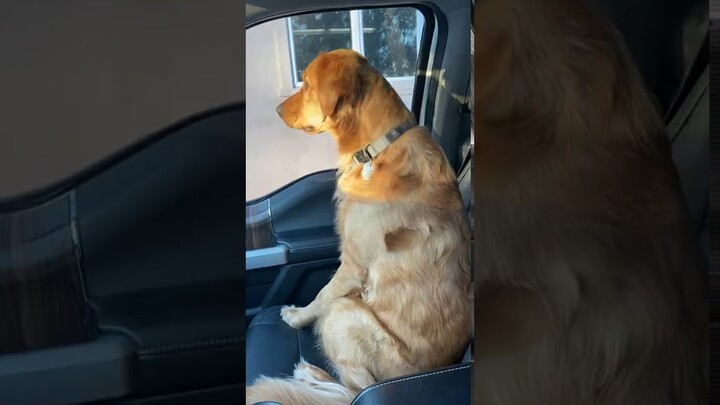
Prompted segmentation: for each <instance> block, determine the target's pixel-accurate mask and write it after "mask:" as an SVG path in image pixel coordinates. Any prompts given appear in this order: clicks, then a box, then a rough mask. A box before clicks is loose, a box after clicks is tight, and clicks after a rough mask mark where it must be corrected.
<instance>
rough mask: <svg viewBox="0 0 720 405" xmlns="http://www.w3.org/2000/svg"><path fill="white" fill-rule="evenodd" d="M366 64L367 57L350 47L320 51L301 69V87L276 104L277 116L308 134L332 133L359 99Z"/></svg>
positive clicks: (290, 125)
mask: <svg viewBox="0 0 720 405" xmlns="http://www.w3.org/2000/svg"><path fill="white" fill-rule="evenodd" d="M367 67H369V64H368V62H367V60H366V59H365V58H364V57H363V56H362V55H360V54H359V53H357V52H355V51H353V50H349V49H339V50H335V51H331V52H326V53H322V54H320V55H319V56H318V57H317V58H315V59H314V60H313V61H312V62H310V64H309V65H308V66H307V68H306V69H305V71H304V72H303V76H302V83H303V85H302V88H301V89H300V90H299V91H298V92H297V93H295V94H293V95H292V96H290V97H288V99H287V100H285V101H284V102H282V103H281V104H280V105H278V106H277V108H276V111H277V113H278V115H280V118H282V120H283V121H284V122H285V124H287V125H288V126H289V127H291V128H295V129H301V130H303V131H305V132H307V133H310V134H317V133H320V132H332V130H333V128H334V127H335V124H336V123H337V122H338V121H339V120H340V119H341V118H342V117H343V116H345V115H346V114H347V113H348V112H349V111H351V110H352V109H353V107H356V106H357V104H358V103H359V102H360V101H361V99H362V91H363V84H362V81H363V80H362V79H363V74H365V73H364V72H366V71H367Z"/></svg>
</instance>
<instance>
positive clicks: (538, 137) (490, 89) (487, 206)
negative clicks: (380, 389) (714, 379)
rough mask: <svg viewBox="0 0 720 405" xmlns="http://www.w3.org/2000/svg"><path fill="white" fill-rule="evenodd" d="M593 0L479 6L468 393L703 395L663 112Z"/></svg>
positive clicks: (653, 404)
mask: <svg viewBox="0 0 720 405" xmlns="http://www.w3.org/2000/svg"><path fill="white" fill-rule="evenodd" d="M585 3H586V2H585V1H582V0H484V1H479V2H476V9H475V12H476V18H475V42H476V47H475V52H476V54H475V57H476V59H475V62H474V66H475V96H476V98H475V114H474V117H475V120H476V121H475V122H476V126H475V129H476V135H477V136H476V145H475V148H476V149H475V151H476V153H475V159H476V160H475V162H474V163H475V165H474V169H475V170H474V173H475V174H474V175H473V182H474V192H475V200H474V202H475V215H476V216H475V221H476V223H477V224H478V225H477V227H476V231H475V246H476V252H475V266H476V267H477V271H476V273H475V277H476V278H475V283H476V286H477V287H476V293H475V302H476V311H475V327H476V332H475V342H474V348H475V351H474V367H475V368H474V381H473V397H474V398H476V400H477V401H478V403H482V404H487V405H519V404H522V405H551V404H552V405H555V404H557V405H574V404H577V405H581V404H582V405H640V404H647V405H681V404H682V405H700V404H708V312H707V311H708V307H707V282H706V280H707V279H706V277H707V272H706V271H707V269H706V268H705V266H704V265H703V261H702V259H701V256H700V254H699V253H700V252H699V246H698V244H697V240H696V238H695V236H694V235H693V233H692V231H691V226H690V220H689V215H688V212H687V208H686V206H685V201H684V197H683V194H682V191H681V188H680V181H679V178H678V175H677V172H676V169H675V167H674V165H673V162H672V160H671V154H670V147H669V142H668V139H667V134H666V132H665V130H664V123H663V120H662V119H661V117H660V115H659V114H658V112H657V110H656V108H655V106H654V105H653V103H652V101H651V99H650V97H649V95H648V93H647V91H646V90H645V89H644V88H643V79H642V78H641V77H640V75H639V74H638V72H637V71H636V68H635V67H634V66H633V63H632V58H631V56H630V55H629V53H628V51H627V50H626V49H625V48H624V44H623V41H622V38H621V37H620V35H619V34H618V33H617V32H616V31H615V30H614V29H613V28H612V27H611V26H610V25H609V24H607V22H605V21H604V20H603V19H602V18H600V17H599V16H597V15H595V14H593V13H592V12H591V11H590V10H589V9H588V8H587V6H586V4H585Z"/></svg>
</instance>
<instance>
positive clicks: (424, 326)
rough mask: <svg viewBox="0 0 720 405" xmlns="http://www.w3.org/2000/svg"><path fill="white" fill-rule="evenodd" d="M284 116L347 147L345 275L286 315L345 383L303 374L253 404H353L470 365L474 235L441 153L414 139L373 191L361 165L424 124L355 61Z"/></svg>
mask: <svg viewBox="0 0 720 405" xmlns="http://www.w3.org/2000/svg"><path fill="white" fill-rule="evenodd" d="M278 112H279V114H280V116H281V118H282V119H283V121H285V123H286V124H287V125H288V126H290V127H292V128H297V129H302V130H305V131H306V132H309V133H319V132H328V133H330V134H331V135H332V136H333V137H334V139H335V140H336V142H337V145H338V151H339V171H338V179H337V196H336V197H337V215H336V218H337V232H338V234H339V236H340V239H341V265H340V267H339V268H338V270H337V272H336V273H335V275H334V276H333V278H332V279H331V280H330V282H329V283H328V285H327V286H325V287H324V288H323V289H322V290H321V291H320V293H319V294H318V295H317V297H316V298H315V300H314V301H313V302H312V303H310V304H309V305H308V306H307V307H304V308H295V307H285V308H283V309H282V317H283V319H284V320H285V321H286V322H287V323H288V324H289V325H291V326H293V327H295V328H302V327H305V326H308V325H310V324H311V323H312V322H315V331H316V334H317V335H318V336H319V341H320V344H321V347H322V349H323V351H324V352H325V354H326V355H327V356H328V358H329V359H330V361H331V362H332V364H333V365H334V367H335V369H336V371H337V374H338V375H339V377H340V381H339V384H338V383H337V382H335V381H334V379H333V378H332V377H331V376H330V375H328V374H327V373H325V372H324V371H322V370H321V369H319V368H317V367H314V366H311V365H308V364H306V363H301V364H299V365H298V368H297V369H296V371H295V379H292V380H278V379H261V380H259V381H258V382H257V383H255V384H253V386H251V387H249V388H248V390H247V396H246V401H247V403H249V404H251V403H253V402H256V401H261V400H273V401H278V402H281V403H283V404H284V405H301V404H313V405H319V404H349V403H350V402H351V401H352V398H353V397H354V396H355V395H356V394H357V393H358V392H359V391H361V390H362V389H363V388H365V387H367V386H369V385H371V384H373V383H375V382H376V381H379V380H385V379H388V378H392V377H397V376H400V375H405V374H410V373H415V372H419V371H423V370H427V369H431V368H435V367H440V366H445V365H449V364H453V363H455V362H458V361H459V360H460V359H461V357H462V354H463V352H464V350H465V348H466V346H467V344H468V341H469V336H470V310H471V308H470V294H471V291H470V265H469V254H470V252H469V250H470V249H469V246H470V245H469V240H470V235H469V229H468V224H467V219H466V217H465V214H464V207H463V203H462V200H461V197H460V192H459V190H458V186H457V180H456V177H455V174H454V172H453V170H452V168H451V167H450V165H449V164H448V162H447V159H446V158H445V155H444V154H443V152H442V150H441V149H440V147H439V146H438V145H437V144H436V143H435V142H434V141H433V140H432V138H431V137H430V134H429V133H428V131H427V130H426V129H425V128H422V127H419V126H418V127H414V128H412V129H410V130H409V131H408V132H406V133H405V134H404V135H402V136H401V137H400V138H399V139H398V140H397V141H395V142H394V143H393V144H392V145H390V147H388V149H386V150H385V151H384V152H383V153H382V154H380V155H379V157H378V158H377V159H375V161H374V162H373V171H372V174H371V176H370V178H369V179H364V178H363V177H362V176H361V172H362V165H355V164H354V163H353V161H352V154H353V153H354V152H355V151H357V150H359V149H361V148H362V147H364V146H365V145H367V144H368V143H370V142H372V141H374V140H375V139H377V138H379V137H381V136H383V135H384V134H385V133H387V132H388V131H389V130H391V129H392V128H394V127H396V126H398V125H401V124H403V123H404V122H406V121H407V120H410V119H413V116H412V114H411V112H410V111H408V109H407V108H406V107H405V105H404V104H403V102H402V100H401V99H400V97H399V96H398V95H397V94H396V93H395V91H394V90H393V89H392V87H391V86H390V85H389V84H388V82H387V81H386V80H385V79H384V78H383V77H382V75H380V74H379V73H378V72H377V71H376V70H375V69H374V68H373V67H372V66H371V65H370V64H369V63H368V62H367V60H365V58H363V57H362V56H361V55H359V54H358V53H356V52H354V51H351V50H336V51H332V52H328V53H324V54H321V55H320V56H318V57H317V58H316V59H315V60H314V61H313V62H312V63H310V64H309V65H308V67H307V69H306V70H305V72H304V74H303V87H302V89H301V90H300V91H299V92H297V93H296V94H294V95H293V96H291V97H290V98H288V99H287V100H286V101H285V102H284V103H283V104H281V105H280V106H279V108H278ZM339 393H340V394H339ZM343 393H344V394H343Z"/></svg>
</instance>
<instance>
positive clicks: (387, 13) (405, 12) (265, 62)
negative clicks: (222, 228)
mask: <svg viewBox="0 0 720 405" xmlns="http://www.w3.org/2000/svg"><path fill="white" fill-rule="evenodd" d="M424 25H425V21H424V17H423V15H422V13H420V11H418V10H416V9H414V8H411V7H400V8H378V9H364V10H344V11H329V12H322V13H311V14H303V15H297V16H293V17H288V18H282V19H277V20H272V21H268V22H265V23H263V24H260V25H257V26H255V27H252V28H250V29H248V31H247V33H246V44H245V46H246V49H245V50H246V61H247V65H246V97H245V99H246V103H247V124H246V154H247V156H246V157H247V159H246V169H247V173H248V175H247V181H246V198H247V200H248V201H249V200H255V199H258V198H261V197H263V196H265V195H268V194H269V193H271V192H273V191H275V190H277V189H278V188H281V187H282V186H284V185H286V184H288V183H291V182H292V181H294V180H296V179H299V178H301V177H303V176H305V175H308V174H310V173H314V172H318V171H323V170H329V169H334V168H335V167H336V161H337V151H336V148H335V143H334V142H333V140H332V138H331V137H330V136H328V135H327V134H320V135H317V136H308V135H305V134H303V133H302V132H300V131H298V130H293V129H290V128H288V127H286V126H285V124H284V123H283V122H282V121H281V120H280V119H279V118H278V116H277V114H276V113H275V107H276V106H277V105H278V104H280V103H281V102H282V101H283V100H285V99H286V98H287V97H289V96H290V95H292V94H293V93H294V92H295V91H297V89H298V88H299V87H300V86H301V85H302V83H301V78H302V72H303V70H304V69H305V67H306V66H307V65H308V64H309V63H310V62H311V61H312V60H313V59H314V58H315V57H316V56H317V55H318V53H320V52H323V51H329V50H333V49H339V48H351V49H354V50H356V51H358V52H360V53H361V54H363V55H365V57H366V58H368V60H369V61H370V63H372V64H373V66H375V67H376V68H377V69H378V70H379V71H380V72H382V74H383V75H384V76H385V77H386V78H387V79H388V81H389V82H390V84H391V85H392V86H393V87H394V88H395V90H396V91H397V92H398V94H399V95H400V97H401V98H402V100H403V101H404V102H405V104H406V105H407V106H408V108H410V107H411V103H412V98H413V90H414V86H415V75H416V70H417V59H418V52H419V47H420V39H421V37H422V30H423V28H424Z"/></svg>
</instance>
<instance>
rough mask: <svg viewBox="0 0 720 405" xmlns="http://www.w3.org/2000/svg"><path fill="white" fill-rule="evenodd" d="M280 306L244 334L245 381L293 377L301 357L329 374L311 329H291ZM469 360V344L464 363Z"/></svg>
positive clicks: (331, 370) (265, 312)
mask: <svg viewBox="0 0 720 405" xmlns="http://www.w3.org/2000/svg"><path fill="white" fill-rule="evenodd" d="M280 308H281V307H270V308H267V309H265V310H263V311H262V312H260V313H259V314H257V316H256V317H255V318H254V319H253V321H252V322H251V323H250V326H249V327H248V330H247V333H246V335H245V342H246V355H245V356H246V357H245V359H246V361H245V382H246V384H247V385H251V384H252V383H253V382H254V381H255V380H256V379H257V378H258V377H260V376H266V377H277V378H283V377H289V376H292V373H293V370H294V369H295V364H297V362H299V361H300V358H303V359H305V361H307V362H308V363H310V364H312V365H315V366H318V367H320V368H322V369H323V370H325V371H327V372H328V373H330V374H331V375H334V376H335V377H337V375H335V373H334V371H335V370H334V368H333V367H332V365H331V364H330V362H328V361H327V359H326V357H325V356H324V355H323V353H322V351H321V350H320V348H319V347H318V344H317V340H316V338H315V335H314V334H313V331H312V328H310V327H308V328H304V329H294V328H292V327H290V326H289V325H288V324H286V323H285V321H283V320H282V317H281V316H280ZM470 361H471V350H470V347H469V346H468V348H467V351H466V352H465V356H464V357H463V363H468V362H470Z"/></svg>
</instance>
